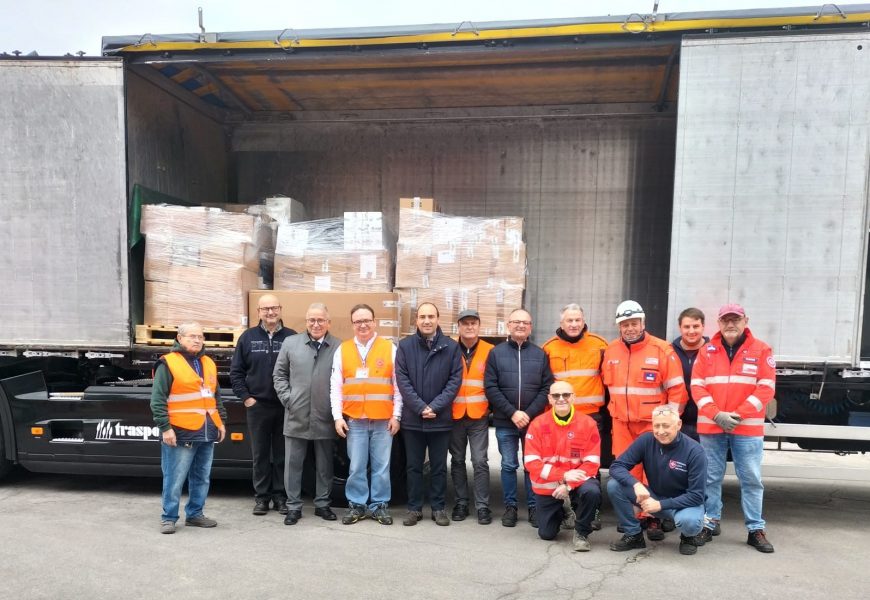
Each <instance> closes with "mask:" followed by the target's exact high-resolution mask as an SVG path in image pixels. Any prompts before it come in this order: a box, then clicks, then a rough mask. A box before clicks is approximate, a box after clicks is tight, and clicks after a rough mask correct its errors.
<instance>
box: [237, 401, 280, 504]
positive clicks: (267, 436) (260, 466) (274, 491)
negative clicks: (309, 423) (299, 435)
mask: <svg viewBox="0 0 870 600" xmlns="http://www.w3.org/2000/svg"><path fill="white" fill-rule="evenodd" d="M246 410H247V413H246V416H247V420H248V434H249V435H250V436H251V459H252V460H253V463H254V464H253V481H254V494H256V496H257V498H258V499H262V500H268V499H270V498H280V499H283V498H286V497H287V493H286V492H285V491H284V407H283V406H281V405H280V404H269V403H266V402H257V403H256V404H255V405H254V406H252V407H251V408H248V409H246Z"/></svg>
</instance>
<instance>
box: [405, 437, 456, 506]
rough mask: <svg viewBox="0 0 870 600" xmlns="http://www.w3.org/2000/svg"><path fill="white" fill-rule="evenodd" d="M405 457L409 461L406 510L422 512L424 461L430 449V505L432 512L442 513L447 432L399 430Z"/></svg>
mask: <svg viewBox="0 0 870 600" xmlns="http://www.w3.org/2000/svg"><path fill="white" fill-rule="evenodd" d="M402 437H403V439H404V440H405V455H406V458H407V461H408V510H417V511H422V510H423V492H424V490H423V462H424V461H425V460H426V450H427V449H428V450H429V472H430V478H431V489H430V490H429V491H430V493H429V504H430V506H431V507H432V510H433V511H435V510H444V505H445V502H444V493H445V491H446V490H447V448H448V447H449V446H450V431H412V430H410V429H403V430H402Z"/></svg>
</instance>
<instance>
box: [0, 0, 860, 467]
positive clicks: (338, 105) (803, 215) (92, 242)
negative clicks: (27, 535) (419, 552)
mask: <svg viewBox="0 0 870 600" xmlns="http://www.w3.org/2000/svg"><path fill="white" fill-rule="evenodd" d="M868 23H870V5H854V6H844V7H839V6H837V5H830V4H827V5H824V6H822V7H821V8H819V9H807V8H794V9H758V10H748V11H724V12H699V13H670V14H658V13H655V12H654V13H652V14H632V15H627V16H619V17H612V16H608V17H601V18H578V19H556V20H542V21H522V22H509V23H508V22H491V23H471V22H467V21H466V22H462V23H459V24H453V25H424V26H402V27H369V28H353V29H319V30H294V29H282V30H275V31H264V32H253V33H252V32H241V33H212V32H207V31H205V30H204V29H202V30H201V31H200V32H199V33H194V34H184V35H152V34H145V35H137V36H110V37H105V38H103V46H102V47H103V52H102V56H101V57H99V58H85V57H71V56H66V57H53V58H42V57H21V56H11V55H3V56H0V85H2V88H3V89H4V90H6V91H7V97H6V99H5V100H6V101H5V102H3V103H0V123H2V125H0V144H2V146H3V147H4V148H6V149H7V151H6V152H4V153H3V154H2V155H0V239H3V240H4V242H3V244H4V247H5V248H6V251H5V252H3V253H2V258H0V261H2V268H0V277H2V278H3V280H4V292H3V294H2V297H0V322H2V323H3V325H2V328H0V475H3V474H5V473H7V472H8V470H9V469H10V468H11V466H12V465H13V464H19V465H21V466H23V467H25V468H26V469H29V470H32V471H43V472H60V473H104V474H123V475H140V474H141V475H149V474H154V475H156V474H158V473H159V444H158V439H159V436H158V432H157V431H156V429H155V428H154V427H153V423H152V421H151V417H150V412H149V409H148V398H149V396H150V388H149V387H148V377H149V371H150V369H151V367H152V365H153V364H154V361H155V360H156V358H157V357H158V356H159V354H160V353H161V352H162V350H161V349H159V348H154V347H149V346H141V345H139V344H136V343H135V340H134V338H133V334H132V332H133V327H134V326H135V325H136V324H138V323H141V322H142V295H143V292H142V287H143V283H142V279H143V278H142V260H143V258H142V257H143V251H142V244H143V242H142V240H141V236H139V235H138V230H137V218H138V214H139V211H140V207H141V205H142V203H147V202H156V201H159V200H160V199H161V198H164V197H173V198H181V199H184V200H185V201H187V202H189V203H191V204H199V203H214V202H220V203H245V202H249V201H251V200H252V199H256V198H261V197H264V196H271V195H275V194H285V195H288V196H292V197H294V198H298V199H300V200H302V201H303V203H304V204H305V206H306V210H307V212H308V214H309V216H310V217H311V218H315V219H317V218H328V217H333V216H335V215H336V214H340V213H341V212H342V211H345V210H353V211H381V212H383V214H384V216H385V219H386V220H387V221H388V222H390V223H391V224H392V225H393V226H394V228H395V225H396V222H397V220H398V213H399V208H398V203H397V202H396V200H397V199H398V198H400V197H413V196H420V197H435V198H437V199H438V202H439V204H440V205H441V207H442V209H443V210H444V212H447V213H451V214H459V215H470V216H496V215H505V214H511V215H520V216H522V217H523V218H524V219H525V224H526V228H525V232H526V242H527V254H528V282H527V288H526V296H525V306H526V308H527V309H528V310H529V311H530V312H531V314H532V315H533V320H534V323H535V331H534V332H533V338H534V339H536V341H538V342H539V343H540V342H543V341H544V340H546V339H547V338H548V337H549V335H550V330H552V329H555V327H556V326H557V322H558V311H559V308H560V307H561V306H563V305H565V304H567V303H568V302H579V303H580V304H581V305H582V306H583V307H584V308H585V312H586V317H587V321H588V322H589V324H590V327H591V328H592V330H593V331H596V332H598V333H601V334H604V335H606V336H610V337H615V334H616V330H615V327H614V325H613V310H614V307H615V306H616V305H617V304H618V303H619V302H620V301H621V300H623V299H626V298H632V299H635V300H638V301H640V302H641V304H642V305H643V307H644V308H645V312H646V315H647V329H648V330H649V331H650V332H651V333H653V334H655V335H658V336H660V337H670V336H668V333H673V332H675V331H676V315H677V314H678V313H679V311H680V310H681V309H682V308H685V307H687V306H698V307H700V308H702V309H703V310H705V311H706V312H707V314H710V315H712V314H715V309H716V307H717V306H719V305H720V304H724V303H726V302H740V303H742V304H743V305H744V306H746V308H747V311H748V314H749V316H750V319H751V323H750V326H751V327H752V328H753V330H754V332H755V334H756V335H757V336H758V337H760V338H761V339H764V340H766V341H767V342H769V343H770V344H771V345H772V347H773V348H774V353H775V355H776V359H777V362H778V381H777V392H776V401H775V403H772V405H771V407H770V409H769V414H768V417H769V422H768V424H767V429H766V434H767V435H769V436H771V437H772V438H775V439H779V440H788V441H795V442H797V443H798V444H799V445H800V446H801V447H802V448H804V449H824V450H830V451H838V452H844V453H848V452H865V451H866V450H867V449H868V446H870V428H868V427H867V425H868V420H870V395H868V388H870V361H868V357H870V323H865V319H864V315H865V307H866V305H867V298H868V296H867V293H866V291H867V277H868V260H867V254H868V214H867V213H868V210H867V207H868V179H870V178H868V172H870V151H868V148H870V136H868V128H870V104H868V102H867V100H866V99H867V97H868V94H867V92H868V86H870V83H868V82H870V77H868V74H870V73H868V69H870V62H868V61H870V58H868V56H870V54H868V53H870V33H868ZM206 293H207V292H206ZM204 310H205V309H204ZM714 327H715V324H714V323H713V322H712V320H711V321H708V323H707V329H708V330H707V333H708V334H711V333H712V332H713V331H714ZM229 352H230V351H227V350H223V351H221V350H215V351H213V354H214V355H215V356H217V358H218V362H219V364H220V365H222V367H221V373H222V375H223V376H225V375H226V372H227V369H226V366H227V358H228V355H229ZM224 383H226V380H224ZM223 393H224V397H225V398H226V400H227V406H228V410H229V421H228V437H229V438H230V440H231V441H229V442H228V443H224V444H221V445H219V446H218V448H217V450H216V454H215V461H214V472H215V475H217V476H236V477H244V476H247V474H248V471H249V468H250V456H249V451H248V446H247V443H245V442H244V441H242V440H241V439H240V438H243V437H244V432H245V420H244V410H243V407H242V406H241V404H240V403H239V402H238V400H237V399H235V398H234V397H233V396H232V394H231V392H230V391H229V389H224V391H223ZM233 434H238V435H233ZM233 440H235V441H233ZM337 472H338V471H337ZM802 472H803V473H804V475H806V470H803V471H802ZM842 476H844V477H864V478H866V477H867V474H866V473H864V474H863V475H862V474H854V473H852V474H846V473H844V474H842Z"/></svg>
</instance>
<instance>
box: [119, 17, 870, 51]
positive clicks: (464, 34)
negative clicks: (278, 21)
mask: <svg viewBox="0 0 870 600" xmlns="http://www.w3.org/2000/svg"><path fill="white" fill-rule="evenodd" d="M866 21H870V13H854V14H847V15H846V18H845V19H844V18H843V17H842V16H840V15H839V14H826V15H822V16H821V17H819V18H818V19H817V18H816V17H815V15H801V16H793V17H784V16H777V17H756V18H732V19H727V18H719V19H693V20H673V21H665V20H662V21H656V22H655V23H650V24H649V26H648V27H647V28H646V29H644V23H643V22H641V21H637V20H633V21H628V22H623V21H619V22H614V23H583V24H575V25H558V26H552V27H522V28H507V29H485V30H480V31H470V30H465V29H463V30H461V31H458V32H456V33H453V32H441V33H426V34H415V35H396V36H386V37H371V38H335V39H332V38H326V39H305V38H295V37H290V36H285V37H284V38H283V39H282V40H281V42H280V44H279V43H277V42H276V41H275V40H251V41H246V42H214V43H208V42H145V43H142V44H138V45H131V46H125V47H123V48H121V49H119V50H117V51H116V52H180V51H186V50H269V49H275V48H279V47H281V48H328V47H340V46H373V45H391V44H423V43H441V42H458V41H468V40H504V39H519V38H532V37H556V36H570V35H613V34H624V35H633V34H635V33H641V32H643V33H663V32H677V31H691V30H697V29H730V28H752V27H784V26H786V25H792V26H795V25H831V24H835V23H863V22H866ZM626 29H627V30H626Z"/></svg>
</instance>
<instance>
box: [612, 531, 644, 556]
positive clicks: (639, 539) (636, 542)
mask: <svg viewBox="0 0 870 600" xmlns="http://www.w3.org/2000/svg"><path fill="white" fill-rule="evenodd" d="M635 548H646V542H645V541H644V539H643V531H639V532H637V533H635V534H634V535H630V534H628V533H626V534H624V535H623V536H622V537H621V538H620V539H619V540H617V541H615V542H610V549H611V550H613V551H614V552H625V551H626V550H634V549H635Z"/></svg>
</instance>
